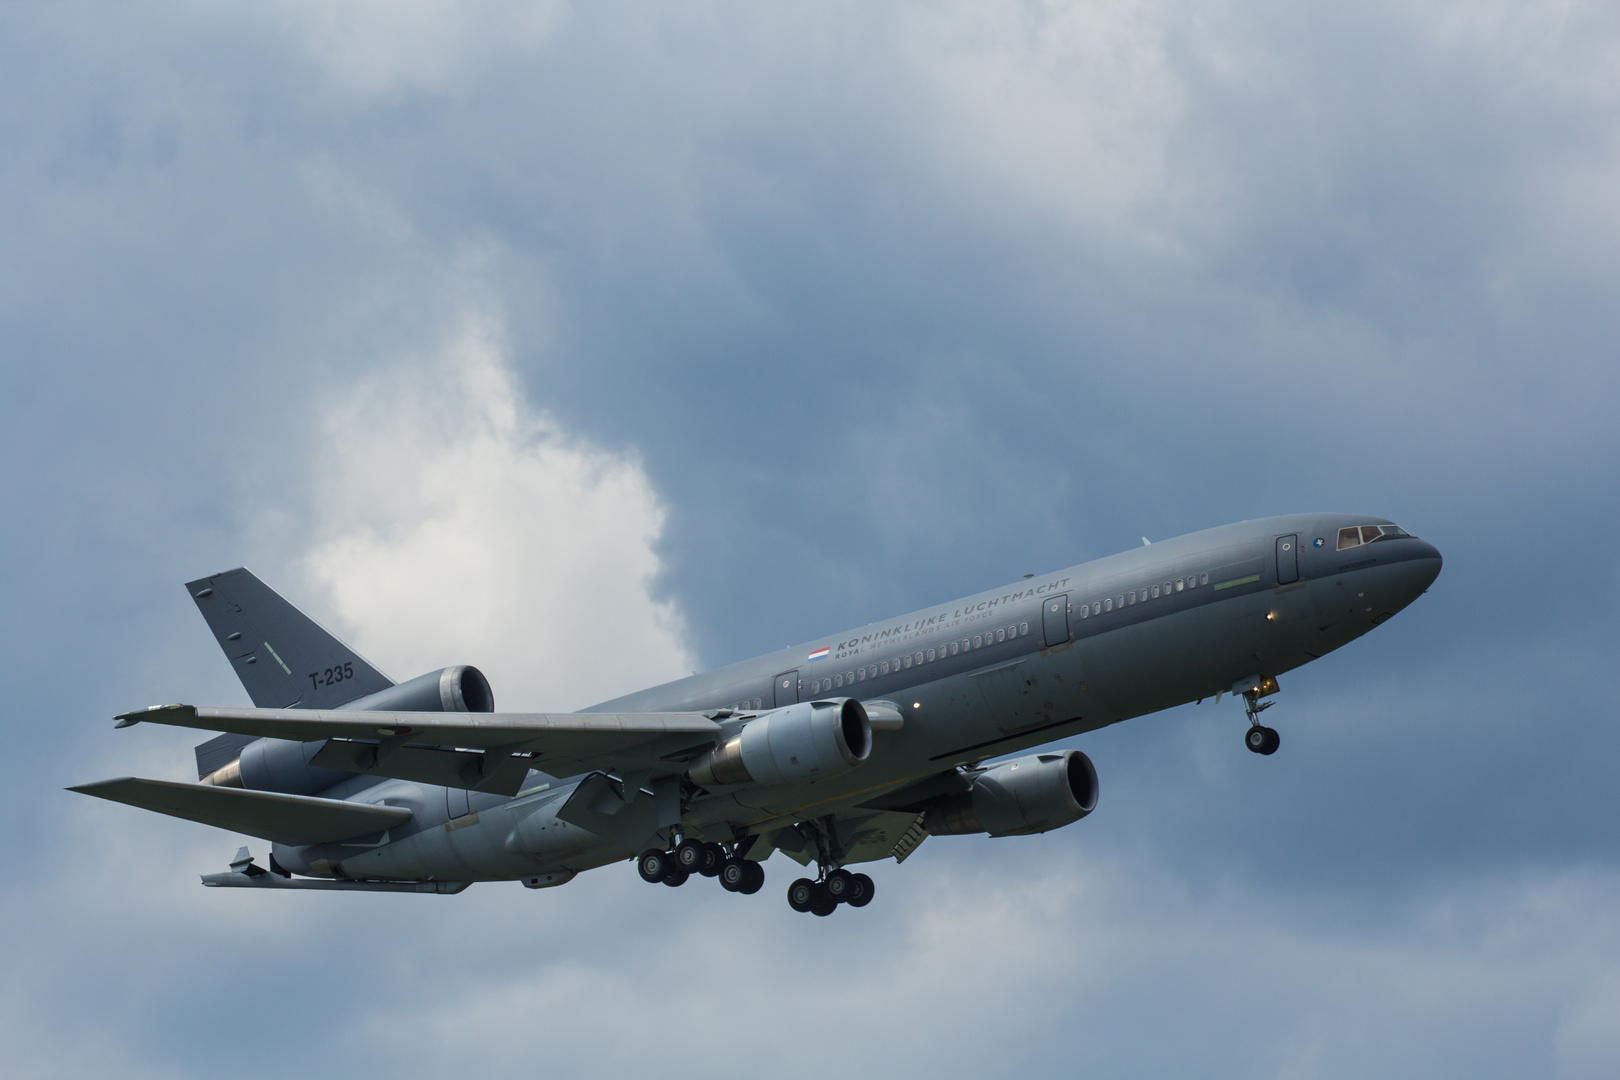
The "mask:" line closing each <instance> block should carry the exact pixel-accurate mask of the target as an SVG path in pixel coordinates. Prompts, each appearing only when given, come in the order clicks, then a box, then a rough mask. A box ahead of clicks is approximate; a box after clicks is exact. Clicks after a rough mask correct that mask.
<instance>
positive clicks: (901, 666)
mask: <svg viewBox="0 0 1620 1080" xmlns="http://www.w3.org/2000/svg"><path fill="white" fill-rule="evenodd" d="M1027 633H1029V623H1027V622H1022V623H1019V624H1018V625H1017V626H1003V627H1001V628H1000V629H998V630H992V631H986V632H985V633H983V634H974V635H973V636H972V637H970V638H963V639H962V640H961V641H953V642H951V643H950V644H949V645H941V646H939V647H938V648H935V649H924V650H921V651H919V652H914V653H912V654H911V655H910V656H902V657H900V658H899V659H898V660H884V661H882V662H880V663H876V664H870V665H868V666H866V667H858V668H856V669H855V670H854V671H846V672H844V673H843V674H841V675H832V676H829V677H828V678H825V679H814V680H812V681H811V683H810V693H812V694H820V693H824V692H825V691H828V690H837V689H840V688H841V687H843V686H845V685H850V686H853V685H854V684H855V683H858V682H864V681H866V679H868V678H873V679H875V678H877V677H878V676H880V675H887V674H889V672H891V671H904V670H905V669H906V668H909V667H911V666H912V665H913V664H932V663H933V662H934V661H936V660H944V659H945V658H946V657H950V656H955V655H957V654H958V653H965V652H970V651H972V650H973V649H982V648H984V646H986V645H995V644H998V643H1000V642H1003V641H1006V640H1007V639H1009V638H1016V637H1022V636H1024V635H1025V634H1027Z"/></svg>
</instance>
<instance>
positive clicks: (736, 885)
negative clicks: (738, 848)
mask: <svg viewBox="0 0 1620 1080" xmlns="http://www.w3.org/2000/svg"><path fill="white" fill-rule="evenodd" d="M747 884H748V864H747V863H746V862H744V861H743V860H741V859H727V860H726V862H725V863H724V864H723V865H722V866H721V867H720V887H721V888H722V889H724V890H726V892H742V891H743V888H744V887H745V886H746V885H747Z"/></svg>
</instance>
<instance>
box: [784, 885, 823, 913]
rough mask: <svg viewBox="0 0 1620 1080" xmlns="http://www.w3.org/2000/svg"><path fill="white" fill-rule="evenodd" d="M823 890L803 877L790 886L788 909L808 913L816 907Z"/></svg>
mask: <svg viewBox="0 0 1620 1080" xmlns="http://www.w3.org/2000/svg"><path fill="white" fill-rule="evenodd" d="M820 895H821V890H820V888H819V887H818V886H817V885H816V883H815V882H813V881H811V880H810V879H809V878H806V877H802V878H800V879H799V880H797V881H795V882H794V883H793V884H791V885H789V886H788V907H790V908H792V909H793V910H794V911H798V912H806V911H809V910H810V909H811V908H813V907H815V906H816V901H817V900H818V899H819V898H820Z"/></svg>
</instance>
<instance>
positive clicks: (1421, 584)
mask: <svg viewBox="0 0 1620 1080" xmlns="http://www.w3.org/2000/svg"><path fill="white" fill-rule="evenodd" d="M1411 543H1412V545H1413V547H1414V548H1415V550H1414V551H1413V552H1412V553H1411V555H1410V556H1408V558H1407V559H1406V560H1405V561H1403V562H1402V563H1401V564H1400V567H1401V571H1402V573H1401V592H1402V593H1404V594H1405V595H1404V596H1402V598H1401V599H1402V602H1403V603H1407V604H1410V603H1411V602H1412V601H1413V600H1416V599H1417V598H1418V597H1419V596H1422V595H1423V592H1424V590H1426V589H1427V588H1428V587H1429V586H1430V585H1433V584H1434V579H1435V578H1437V577H1439V576H1440V566H1441V563H1442V562H1443V561H1444V560H1443V559H1441V558H1440V549H1439V548H1437V547H1435V546H1434V545H1433V544H1431V543H1429V542H1428V541H1427V540H1416V539H1414V540H1412V541H1411Z"/></svg>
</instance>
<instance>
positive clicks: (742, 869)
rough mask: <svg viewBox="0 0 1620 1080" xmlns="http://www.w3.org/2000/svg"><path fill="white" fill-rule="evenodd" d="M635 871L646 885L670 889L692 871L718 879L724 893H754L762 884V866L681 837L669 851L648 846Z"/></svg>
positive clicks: (685, 879)
mask: <svg viewBox="0 0 1620 1080" xmlns="http://www.w3.org/2000/svg"><path fill="white" fill-rule="evenodd" d="M636 871H637V872H638V873H640V874H641V880H642V881H645V882H647V883H648V884H654V885H655V884H657V883H658V882H663V883H664V884H665V885H668V886H669V887H671V888H676V887H678V886H681V885H685V884H686V881H687V879H688V878H690V877H691V876H692V875H693V874H700V875H702V876H703V877H711V878H719V879H720V887H721V888H723V889H725V890H726V891H727V892H737V893H743V894H745V895H746V894H749V893H757V892H759V890H760V889H761V888H762V887H763V886H764V884H765V868H764V867H762V866H760V865H759V863H757V862H750V861H748V860H747V859H744V858H742V854H741V852H740V851H736V852H729V853H728V852H727V851H726V849H725V848H724V847H722V846H721V845H719V844H706V843H704V842H703V841H701V840H682V841H681V842H680V843H678V844H676V845H675V847H674V848H673V849H672V850H670V851H660V850H658V849H657V848H648V849H647V850H646V851H643V852H642V853H641V854H640V855H638V856H637V857H636Z"/></svg>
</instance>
